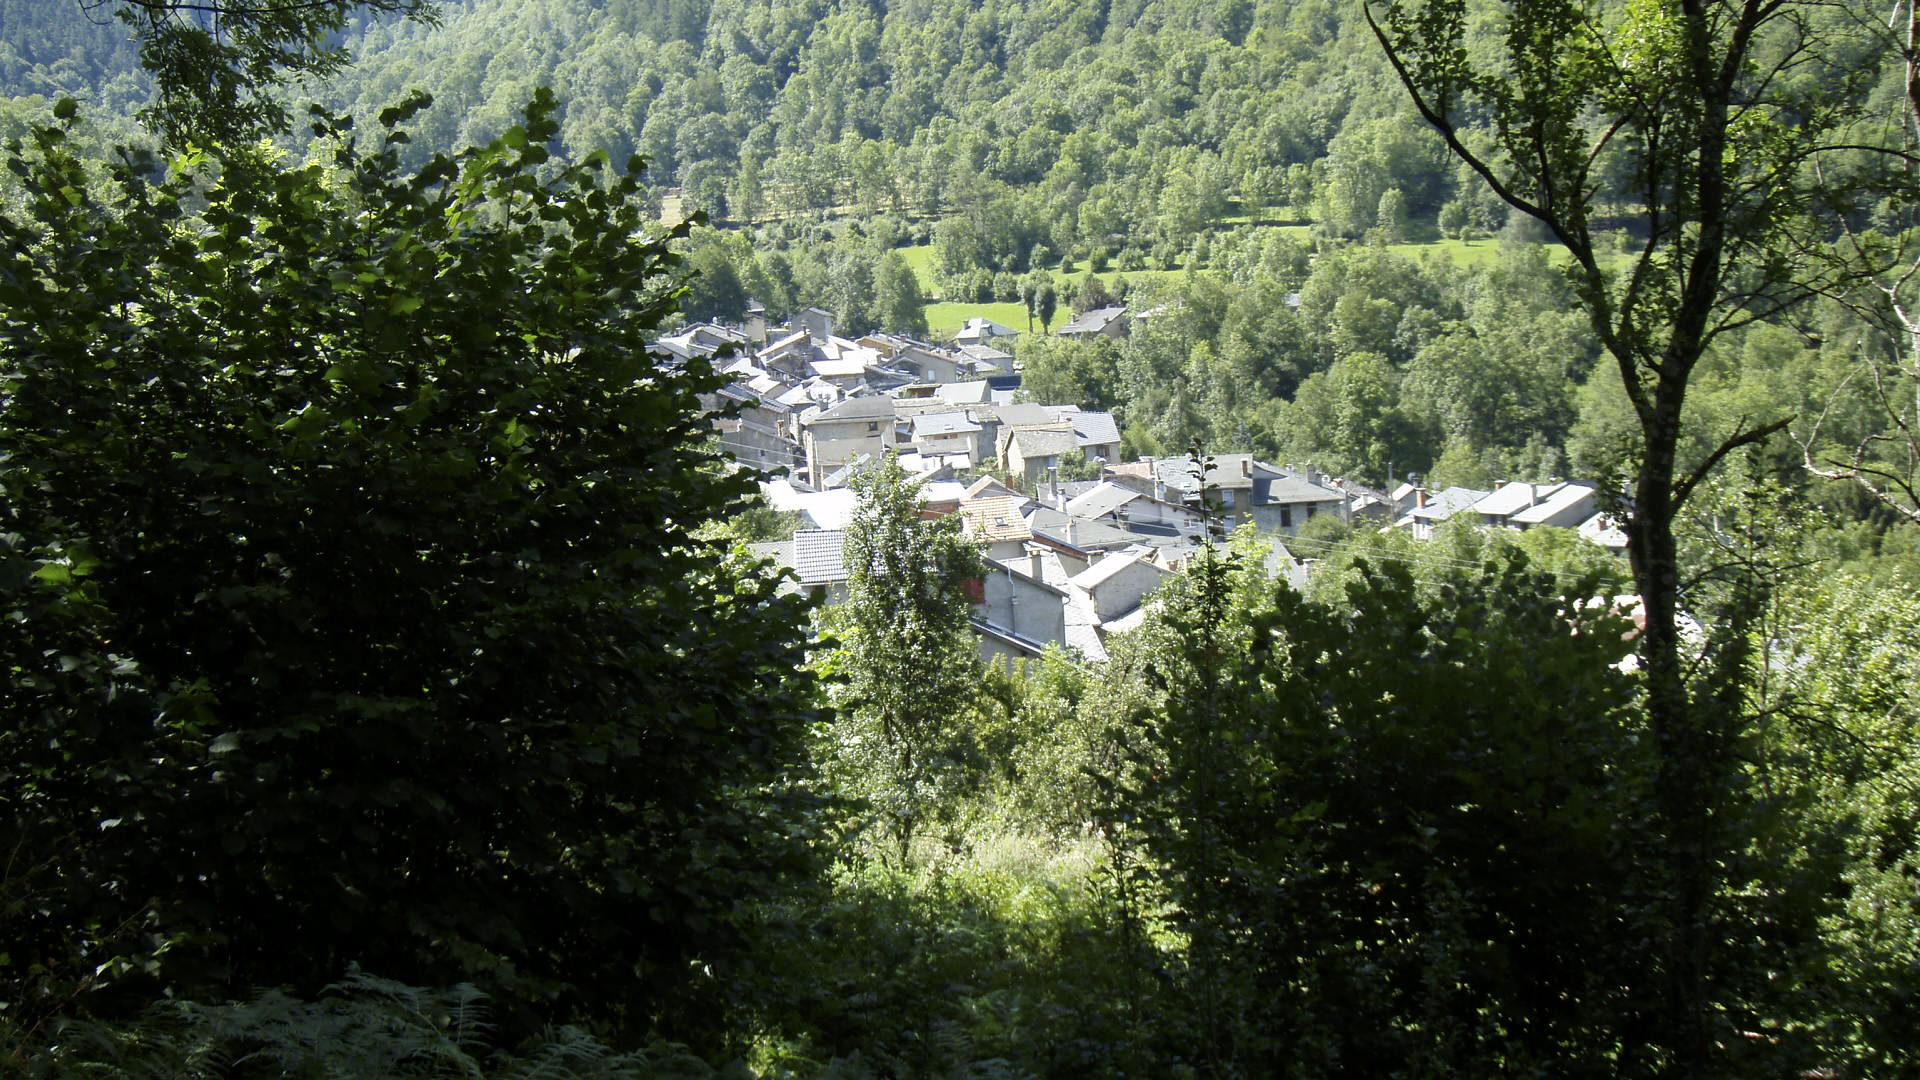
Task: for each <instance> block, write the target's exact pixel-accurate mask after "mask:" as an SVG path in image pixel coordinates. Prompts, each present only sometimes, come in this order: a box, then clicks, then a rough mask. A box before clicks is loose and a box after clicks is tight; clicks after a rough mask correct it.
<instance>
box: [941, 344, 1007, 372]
mask: <svg viewBox="0 0 1920 1080" xmlns="http://www.w3.org/2000/svg"><path fill="white" fill-rule="evenodd" d="M954 352H957V353H959V354H960V355H961V356H964V357H966V358H967V359H969V360H977V361H979V362H981V363H983V364H987V365H989V366H991V367H995V368H999V367H1003V366H1005V365H1003V364H1002V363H1001V361H1003V360H1011V359H1013V354H1012V353H1010V352H1004V351H1002V350H1000V349H996V348H994V347H993V346H991V345H962V346H960V347H959V348H958V349H955V350H954Z"/></svg>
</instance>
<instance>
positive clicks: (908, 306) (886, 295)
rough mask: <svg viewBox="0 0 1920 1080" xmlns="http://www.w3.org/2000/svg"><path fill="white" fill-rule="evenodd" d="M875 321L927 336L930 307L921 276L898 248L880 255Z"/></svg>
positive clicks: (885, 327)
mask: <svg viewBox="0 0 1920 1080" xmlns="http://www.w3.org/2000/svg"><path fill="white" fill-rule="evenodd" d="M873 292H874V304H875V311H874V321H875V322H877V323H879V324H880V328H881V329H882V330H892V331H894V332H895V333H900V334H911V335H913V336H915V337H922V338H924V337H926V336H927V309H926V304H925V302H924V301H923V300H922V298H921V295H920V278H919V276H918V275H916V274H915V273H914V272H913V267H911V266H908V265H907V260H906V259H905V258H903V257H902V256H901V254H900V253H899V252H897V251H889V252H887V253H886V254H885V255H882V256H880V265H879V267H878V268H877V269H876V270H874V273H873Z"/></svg>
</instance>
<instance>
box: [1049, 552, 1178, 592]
mask: <svg viewBox="0 0 1920 1080" xmlns="http://www.w3.org/2000/svg"><path fill="white" fill-rule="evenodd" d="M1134 566H1144V567H1146V568H1148V569H1149V570H1152V571H1154V572H1155V573H1157V574H1160V575H1162V576H1164V575H1165V574H1166V573H1167V571H1166V570H1163V569H1161V568H1160V567H1158V566H1155V565H1154V564H1152V563H1150V562H1147V561H1146V560H1145V559H1142V558H1140V556H1139V555H1137V554H1133V553H1131V552H1124V551H1116V552H1114V553H1113V554H1111V555H1109V556H1107V557H1106V558H1104V559H1101V560H1100V561H1099V562H1097V563H1094V564H1093V565H1092V566H1089V567H1087V568H1086V569H1085V570H1082V571H1080V572H1079V573H1078V574H1075V575H1074V576H1073V577H1072V578H1071V579H1070V581H1069V584H1071V585H1073V586H1074V587H1075V588H1078V589H1085V590H1087V591H1088V592H1093V591H1094V590H1096V589H1098V588H1099V587H1100V586H1102V585H1105V584H1106V583H1107V582H1109V581H1112V580H1113V579H1114V578H1116V577H1118V576H1120V575H1121V574H1122V573H1124V572H1125V571H1126V570H1128V569H1129V568H1131V567H1134Z"/></svg>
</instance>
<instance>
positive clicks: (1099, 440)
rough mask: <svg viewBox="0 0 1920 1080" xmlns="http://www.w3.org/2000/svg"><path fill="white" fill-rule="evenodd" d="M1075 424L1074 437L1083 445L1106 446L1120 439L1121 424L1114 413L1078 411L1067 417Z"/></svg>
mask: <svg viewBox="0 0 1920 1080" xmlns="http://www.w3.org/2000/svg"><path fill="white" fill-rule="evenodd" d="M1067 422H1068V423H1070V424H1072V425H1073V437H1074V439H1075V440H1076V441H1077V442H1079V444H1080V445H1081V446H1105V445H1107V444H1109V443H1117V442H1119V441H1120V425H1119V424H1118V423H1116V422H1115V421H1114V419H1113V414H1112V413H1105V412H1076V413H1072V414H1070V415H1069V416H1068V417H1067Z"/></svg>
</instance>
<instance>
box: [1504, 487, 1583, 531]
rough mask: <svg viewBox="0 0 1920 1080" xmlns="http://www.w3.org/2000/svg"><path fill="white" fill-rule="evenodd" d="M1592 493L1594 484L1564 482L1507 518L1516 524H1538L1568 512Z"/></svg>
mask: <svg viewBox="0 0 1920 1080" xmlns="http://www.w3.org/2000/svg"><path fill="white" fill-rule="evenodd" d="M1592 495H1593V485H1592V484H1576V483H1567V484H1562V485H1560V487H1559V488H1557V489H1555V490H1554V492H1553V494H1551V495H1549V496H1547V497H1546V498H1543V499H1541V500H1540V501H1539V502H1537V503H1535V504H1534V505H1533V506H1531V507H1528V508H1527V509H1525V510H1521V511H1519V512H1518V513H1516V514H1514V515H1513V516H1512V517H1511V518H1508V519H1507V520H1508V521H1510V522H1512V523H1513V524H1516V525H1537V524H1539V523H1540V522H1543V521H1550V520H1552V519H1553V518H1555V517H1558V516H1559V515H1561V514H1564V513H1566V512H1567V511H1568V510H1571V509H1573V507H1574V506H1575V505H1576V504H1577V503H1579V502H1580V500H1582V499H1586V498H1589V497H1591V496H1592Z"/></svg>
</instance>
